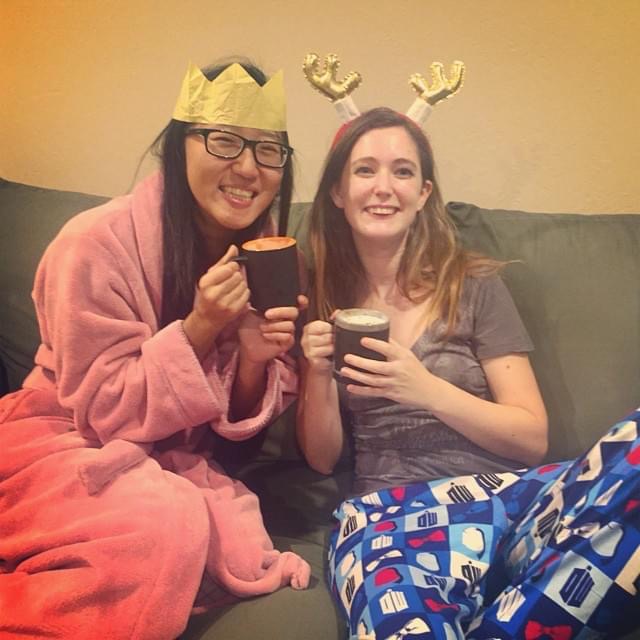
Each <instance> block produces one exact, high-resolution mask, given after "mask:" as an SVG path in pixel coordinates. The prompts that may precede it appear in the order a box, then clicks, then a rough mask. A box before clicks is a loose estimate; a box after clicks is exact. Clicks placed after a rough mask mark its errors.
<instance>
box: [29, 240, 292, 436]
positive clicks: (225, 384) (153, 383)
mask: <svg viewBox="0 0 640 640" xmlns="http://www.w3.org/2000/svg"><path fill="white" fill-rule="evenodd" d="M34 302H35V305H36V311H37V314H38V318H39V323H40V331H41V336H42V345H41V346H40V348H39V350H38V353H37V354H36V364H37V365H40V366H41V367H42V368H43V369H45V370H49V371H51V372H53V375H54V377H55V385H56V387H57V391H58V398H59V401H60V403H61V404H62V405H63V406H64V407H65V408H67V409H69V410H71V411H72V412H73V414H74V419H75V423H76V426H77V428H78V430H79V431H80V432H81V433H83V435H85V436H86V437H95V435H97V437H98V438H99V439H100V440H101V441H102V442H107V441H109V440H112V439H114V438H121V439H126V440H130V441H134V442H154V441H158V440H161V439H164V438H167V437H169V436H171V435H173V434H175V433H177V432H179V431H182V430H184V429H189V428H191V427H195V426H197V425H200V424H203V423H207V422H208V423H210V424H211V426H212V428H213V429H214V430H215V431H217V432H218V433H220V434H221V435H223V436H224V437H227V438H231V439H235V440H240V439H244V438H248V437H250V436H252V435H254V434H255V433H256V432H257V431H259V430H260V429H261V428H263V427H264V426H266V424H268V422H269V420H270V419H271V418H272V417H273V416H274V415H275V414H277V413H278V412H279V411H281V410H282V409H283V408H284V407H285V406H286V404H287V402H290V401H291V399H292V397H293V396H292V395H291V394H293V392H295V388H296V381H297V378H296V374H295V370H294V368H293V362H292V361H287V359H282V360H273V361H271V362H270V363H269V364H268V365H267V378H268V383H267V389H266V392H265V395H264V398H263V400H262V402H261V403H260V406H258V407H256V410H255V412H254V415H253V416H252V417H249V418H247V419H245V420H242V421H238V422H232V421H231V420H230V419H229V417H228V410H229V399H230V394H231V389H232V385H233V379H234V376H235V371H236V367H237V357H238V355H237V352H238V346H237V342H236V341H235V340H230V339H227V341H225V342H223V343H222V344H221V345H220V344H219V345H217V346H216V348H215V349H214V350H213V351H212V353H210V354H209V355H208V356H207V358H206V360H205V362H204V363H203V364H201V363H200V362H199V360H198V359H197V357H196V355H195V353H194V351H193V349H192V348H191V345H190V343H189V341H188V339H187V337H186V335H185V334H184V331H183V330H182V322H181V321H176V322H173V323H171V324H169V325H168V326H166V327H164V328H162V329H160V330H157V316H156V313H155V311H154V310H153V305H152V304H151V298H150V295H149V291H148V283H146V282H145V278H144V275H143V273H142V270H141V269H140V268H139V266H138V263H137V262H136V261H135V259H134V258H133V257H132V256H131V252H130V251H129V252H128V251H125V250H123V249H122V247H121V246H120V245H118V244H117V243H113V246H111V245H110V244H109V243H105V242H104V241H102V239H96V238H94V237H92V236H91V235H90V234H76V233H67V234H63V235H61V236H59V237H58V238H57V239H56V240H55V241H54V242H53V243H52V244H51V245H50V247H49V248H48V249H47V252H46V253H45V256H44V257H43V260H42V262H41V264H40V266H39V268H38V272H37V274H36V282H35V287H34Z"/></svg>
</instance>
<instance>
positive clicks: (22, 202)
mask: <svg viewBox="0 0 640 640" xmlns="http://www.w3.org/2000/svg"><path fill="white" fill-rule="evenodd" d="M104 200H105V198H101V197H98V196H93V195H89V194H79V193H70V192H64V191H56V190H51V189H42V188H38V187H30V186H26V185H22V184H16V183H12V182H8V181H0V225H1V226H0V228H1V229H2V230H3V231H2V235H0V259H1V260H2V269H1V271H0V300H2V303H3V304H2V305H1V306H0V360H1V361H2V363H4V367H5V368H6V374H7V375H6V378H7V379H6V383H7V388H8V389H15V388H17V387H18V386H19V384H20V382H21V380H22V379H23V377H24V375H26V373H27V372H28V369H29V368H30V364H31V360H32V357H33V354H34V352H35V349H36V347H37V344H38V332H37V324H36V322H35V317H34V312H33V307H32V304H31V300H30V290H31V284H32V280H33V275H34V272H35V268H36V265H37V261H38V258H39V256H40V255H41V253H42V251H43V250H44V248H45V246H46V245H47V243H48V242H49V241H50V239H51V238H52V237H53V235H54V234H55V232H56V230H57V229H58V228H59V227H60V226H61V225H62V224H63V222H64V221H65V220H66V219H67V218H69V217H70V216H71V215H73V214H74V213H76V212H78V211H80V210H83V209H86V208H89V207H91V206H95V205H96V204H99V203H100V202H103V201H104ZM447 206H448V209H449V211H450V213H451V215H452V216H453V218H454V220H455V222H456V224H457V226H458V229H459V232H460V237H461V239H462V241H463V242H464V243H465V244H466V245H467V246H470V247H473V248H475V249H477V250H480V251H482V252H484V253H487V254H489V255H492V256H495V257H497V258H500V259H504V260H511V261H514V262H512V263H510V264H509V265H508V266H507V267H506V268H505V271H504V278H505V281H506V282H507V285H508V286H509V288H510V290H511V291H512V293H513V296H514V299H515V301H516V304H517V306H518V308H519V310H520V312H521V314H522V317H523V320H524V322H525V324H526V326H527V328H528V330H529V332H530V333H531V336H532V339H533V341H534V344H535V346H536V350H535V352H534V353H533V354H532V361H533V366H534V368H535V371H536V375H537V377H538V380H539V382H540V386H541V388H542V392H543V395H544V398H545V401H546V404H547V408H548V410H549V416H550V433H551V449H550V452H549V455H548V459H549V460H558V459H564V458H567V457H573V456H575V455H576V454H578V453H580V452H581V451H583V450H585V449H586V448H587V447H588V446H589V445H591V444H592V443H593V442H594V441H595V440H596V439H597V438H598V437H599V435H600V434H601V433H602V432H603V430H604V429H606V428H607V427H608V426H609V425H610V424H612V423H613V422H614V421H616V420H617V419H619V418H621V417H622V416H623V415H624V414H625V413H626V412H627V411H629V410H631V409H632V408H634V407H635V406H637V405H638V404H640V291H639V283H640V215H629V214H611V215H590V216H589V215H574V214H562V213H556V214H546V213H528V212H519V211H498V210H488V209H482V208H479V207H476V206H474V205H470V204H464V203H457V202H452V203H449V204H448V205H447ZM308 208H309V205H308V203H301V204H295V205H293V207H292V211H291V215H290V222H289V233H290V234H291V235H294V236H295V237H296V238H297V239H298V240H299V243H300V246H301V248H302V249H303V250H304V251H306V250H307V243H306V234H307V228H308V217H307V215H306V214H307V212H308ZM0 383H1V376H0ZM4 390H5V391H6V389H4ZM294 419H295V407H290V408H289V410H287V412H286V413H285V414H284V415H283V416H281V417H280V418H279V419H278V420H276V421H275V422H274V424H273V425H271V426H270V427H269V429H268V430H267V431H265V432H263V433H262V434H260V435H259V436H258V437H257V438H255V439H254V440H252V441H249V442H245V443H227V442H224V443H223V442H220V446H219V451H220V454H219V457H220V461H221V462H222V463H223V464H224V465H225V467H226V468H227V470H228V471H229V472H230V473H231V474H233V475H234V476H236V477H239V478H241V479H242V480H243V481H244V482H245V483H246V484H247V485H248V486H249V487H250V488H251V489H253V490H254V491H255V492H256V493H257V494H258V495H259V497H260V501H261V506H262V510H263V513H264V518H265V522H266V525H267V528H268V530H269V532H270V533H271V535H272V536H273V539H274V543H275V545H276V547H277V548H278V549H280V550H283V551H284V550H288V549H291V550H294V551H296V552H298V553H300V554H301V555H303V556H304V557H305V558H306V559H307V560H308V561H309V563H310V564H311V566H312V569H313V579H312V582H311V585H310V588H309V589H308V590H306V591H293V590H291V589H284V590H281V591H279V592H277V593H274V594H271V595H269V596H264V597H260V598H253V599H250V600H244V601H239V602H238V603H237V604H234V605H231V606H227V607H223V608H221V609H218V610H216V611H214V612H211V613H208V614H204V615H200V616H193V617H192V619H191V621H190V623H189V626H188V628H187V629H186V631H185V632H184V634H183V635H182V636H181V638H182V639H183V640H196V639H210V640H213V639H214V638H215V639H216V640H218V639H223V640H234V639H238V640H244V639H245V638H267V639H272V638H273V639H276V638H277V639H278V640H294V639H295V640H299V639H305V640H338V639H343V638H345V637H346V632H345V626H344V625H343V623H342V622H341V621H340V619H339V617H338V615H337V613H336V610H335V607H334V605H333V603H332V601H331V597H330V594H329V592H328V590H327V588H326V583H325V579H324V575H325V569H326V557H325V556H326V554H325V548H326V540H327V536H328V533H329V530H330V528H331V526H332V522H331V512H332V510H333V508H334V507H335V505H336V504H337V503H338V502H339V501H340V499H341V498H342V497H343V496H344V495H345V494H346V492H347V491H348V490H349V486H350V481H351V474H350V468H351V467H350V460H349V457H348V455H345V457H344V459H343V460H342V461H341V463H340V465H339V468H338V470H337V472H336V473H335V474H334V475H333V476H331V477H326V476H322V475H320V474H318V473H316V472H314V471H312V470H311V469H309V468H308V467H307V465H306V463H305V462H304V460H303V459H302V458H301V456H300V452H299V450H298V448H297V445H296V442H295V434H294V426H295V425H294ZM633 637H635V638H640V634H636V635H635V636H633Z"/></svg>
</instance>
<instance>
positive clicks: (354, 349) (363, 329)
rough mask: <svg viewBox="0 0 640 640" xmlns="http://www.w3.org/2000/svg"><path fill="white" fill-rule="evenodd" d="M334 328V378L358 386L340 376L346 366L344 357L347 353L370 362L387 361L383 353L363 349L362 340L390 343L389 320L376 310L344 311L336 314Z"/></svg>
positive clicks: (353, 381) (354, 382)
mask: <svg viewBox="0 0 640 640" xmlns="http://www.w3.org/2000/svg"><path fill="white" fill-rule="evenodd" d="M334 327H335V339H334V347H333V377H334V378H335V379H336V380H338V381H339V382H347V383H348V384H358V383H357V382H356V381H355V380H351V379H347V378H343V377H342V376H341V375H340V369H341V368H342V367H343V366H345V361H344V357H345V355H346V354H347V353H353V354H354V355H357V356H362V357H363V358H369V359H370V360H385V357H384V356H383V355H382V354H381V353H378V352H377V351H372V350H371V349H367V348H366V347H363V346H362V345H361V344H360V340H361V339H362V338H364V337H369V338H376V339H377V340H384V341H385V342H388V341H389V318H388V317H387V315H386V314H384V313H382V312H381V311H376V310H375V309H357V308H356V309H343V310H342V311H338V313H337V314H336V317H335V319H334ZM347 366H350V365H347ZM352 368H354V367H352Z"/></svg>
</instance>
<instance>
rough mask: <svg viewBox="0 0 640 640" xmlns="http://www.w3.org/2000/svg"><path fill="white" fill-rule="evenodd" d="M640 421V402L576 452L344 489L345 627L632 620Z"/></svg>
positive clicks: (579, 634) (341, 592)
mask: <svg viewBox="0 0 640 640" xmlns="http://www.w3.org/2000/svg"><path fill="white" fill-rule="evenodd" d="M639 426H640V410H639V411H636V412H635V413H633V414H632V415H630V416H629V417H628V418H626V419H625V420H623V421H621V422H619V423H617V424H616V425H614V426H613V427H612V428H611V429H610V431H609V432H608V433H607V434H606V435H605V436H604V437H603V438H602V439H601V440H599V441H598V443H597V444H596V445H595V446H594V447H593V448H592V449H591V450H590V451H589V452H588V453H587V454H585V455H584V456H582V457H580V458H578V459H577V460H575V461H568V462H563V463H559V464H550V465H545V466H541V467H538V468H535V469H530V470H526V471H518V472H507V473H496V474H492V473H491V474H478V475H470V476H461V477H457V478H445V479H440V480H436V481H432V482H429V483H420V484H414V485H408V486H402V487H395V488H392V489H385V490H380V491H376V492H374V493H370V494H368V495H365V496H362V497H359V498H352V499H349V500H346V501H345V502H343V503H342V504H341V505H340V507H339V508H338V509H337V510H336V511H335V513H334V516H335V517H336V519H337V520H338V524H337V526H336V528H335V529H334V531H333V533H332V535H331V540H330V548H329V580H330V586H331V589H332V592H333V594H334V597H335V599H336V600H337V602H338V603H339V606H340V607H341V608H342V610H343V613H344V615H345V616H346V618H347V619H348V626H349V631H350V637H351V638H358V639H360V640H365V639H366V640H400V639H402V638H407V640H420V639H423V638H424V639H425V640H426V639H429V640H431V639H438V640H453V639H456V638H464V637H466V638H470V639H472V640H488V639H494V638H495V639H500V640H508V639H512V638H525V639H526V640H533V639H535V638H545V639H546V638H554V639H558V640H570V639H573V638H576V639H580V640H586V639H588V638H602V637H605V636H607V635H608V633H610V632H611V631H612V630H614V629H616V630H618V629H622V628H624V629H625V630H630V629H631V628H632V627H633V626H634V623H635V624H636V625H637V626H639V627H640V600H639V599H638V598H637V597H636V593H637V587H638V586H639V585H638V580H639V578H638V576H639V575H640V473H639V472H640V432H639ZM496 582H497V583H498V584H499V587H498V589H497V590H496V592H497V595H495V594H494V595H492V596H491V597H490V598H488V599H489V600H490V602H488V603H485V596H487V595H488V586H487V585H488V584H489V585H495V584H496ZM494 590H495V586H494ZM634 601H635V603H636V609H635V610H634V609H633V608H632V607H633V605H634ZM624 611H630V612H631V613H630V614H629V615H627V616H626V617H624V616H623V617H624V619H623V620H621V613H622V612H624ZM633 618H637V621H636V620H634V619H633ZM616 625H618V627H616ZM625 625H626V626H625ZM609 637H615V636H609Z"/></svg>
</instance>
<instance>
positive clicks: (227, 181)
mask: <svg viewBox="0 0 640 640" xmlns="http://www.w3.org/2000/svg"><path fill="white" fill-rule="evenodd" d="M196 127H199V128H211V129H214V128H215V129H224V130H228V131H231V132H233V133H237V134H239V135H241V136H243V137H245V138H248V139H250V140H275V141H277V142H282V140H281V138H280V137H279V136H278V134H277V133H274V132H268V131H262V130H260V129H251V128H247V127H233V126H230V125H194V127H193V128H196ZM185 153H186V165H187V181H188V183H189V187H190V189H191V192H192V193H193V197H194V198H195V200H196V202H197V204H198V208H199V213H200V215H199V218H198V223H199V225H200V227H201V228H202V229H203V231H204V232H205V234H206V235H210V234H217V233H220V232H221V231H223V232H224V231H226V232H231V233H233V232H235V231H238V230H240V229H245V228H246V227H248V226H249V225H250V224H251V223H253V222H254V221H255V220H256V219H257V218H258V216H259V215H260V214H261V213H262V212H263V211H264V210H265V209H267V208H268V207H269V205H270V204H271V203H272V202H273V200H274V198H275V197H276V195H277V194H278V190H279V189H280V182H281V181H282V175H283V169H272V168H268V167H263V166H260V165H258V164H256V161H255V158H254V156H253V153H252V151H251V149H249V148H248V147H245V149H244V150H243V151H242V153H241V154H240V155H239V156H238V157H237V158H233V159H230V160H225V159H222V158H217V157H215V156H212V155H211V154H210V153H208V152H207V150H206V148H205V144H204V138H203V137H202V136H200V135H195V134H194V135H187V136H186V137H185ZM227 235H228V234H227Z"/></svg>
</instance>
